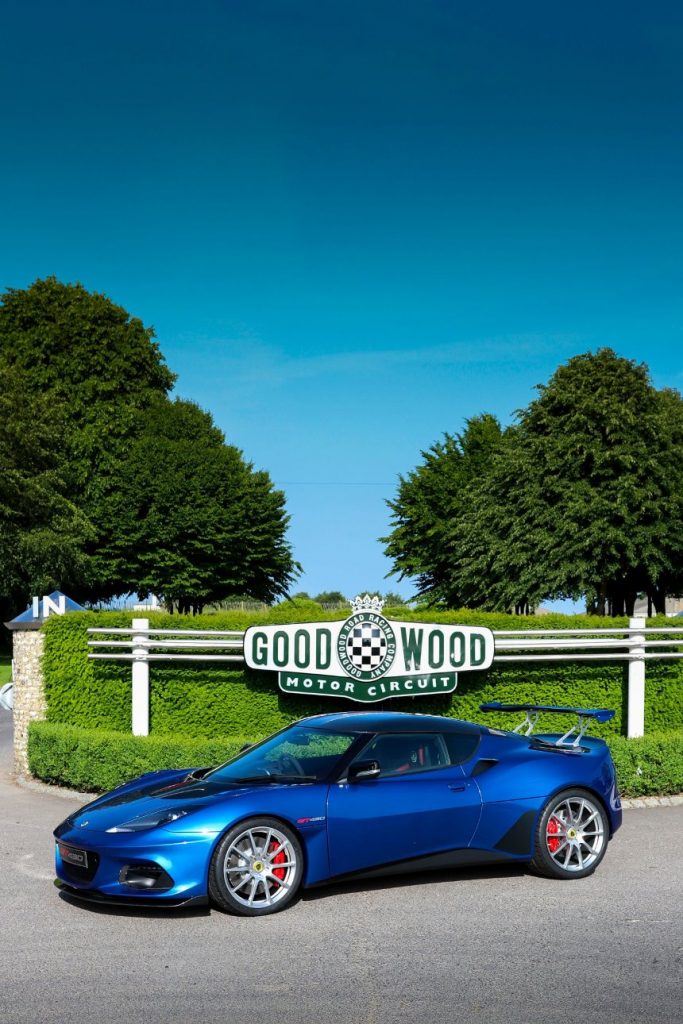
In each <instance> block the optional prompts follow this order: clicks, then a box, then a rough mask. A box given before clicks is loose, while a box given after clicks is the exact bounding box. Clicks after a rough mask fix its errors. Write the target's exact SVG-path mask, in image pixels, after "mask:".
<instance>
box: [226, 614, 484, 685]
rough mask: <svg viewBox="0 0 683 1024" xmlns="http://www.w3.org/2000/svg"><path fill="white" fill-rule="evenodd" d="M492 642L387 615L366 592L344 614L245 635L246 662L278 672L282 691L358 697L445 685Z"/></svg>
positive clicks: (480, 665) (472, 631) (461, 629)
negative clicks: (338, 618) (339, 617)
mask: <svg viewBox="0 0 683 1024" xmlns="http://www.w3.org/2000/svg"><path fill="white" fill-rule="evenodd" d="M493 649H494V641H493V633H492V632H491V630H490V629H485V628H483V627H481V626H445V625H441V624H437V623H428V622H394V621H391V620H390V619H386V618H385V617H384V616H383V615H382V601H381V600H380V599H379V598H377V597H370V596H369V595H368V594H366V595H365V597H357V598H356V599H355V600H354V601H352V602H351V615H350V616H349V617H348V618H347V619H346V620H345V621H344V622H339V621H337V622H301V623H296V624H291V625H283V626H251V627H250V628H249V629H248V630H247V631H246V633H245V635H244V657H245V661H246V663H247V665H248V666H249V667H250V668H255V669H262V670H265V671H271V672H277V673H278V683H279V686H280V689H281V690H283V691H284V692H285V693H314V694H317V695H318V696H321V695H326V696H330V697H347V698H348V699H349V700H354V701H364V702H367V701H376V700H386V699H387V698H388V697H416V696H419V695H420V694H434V693H452V692H453V690H455V688H456V686H457V685H458V675H457V673H458V671H461V672H473V671H476V670H477V669H485V668H488V667H489V666H490V664H491V662H492V661H493Z"/></svg>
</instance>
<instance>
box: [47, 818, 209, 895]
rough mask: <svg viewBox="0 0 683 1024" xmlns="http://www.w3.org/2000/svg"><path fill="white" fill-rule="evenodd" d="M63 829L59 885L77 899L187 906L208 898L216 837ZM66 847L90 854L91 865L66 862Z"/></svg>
mask: <svg viewBox="0 0 683 1024" xmlns="http://www.w3.org/2000/svg"><path fill="white" fill-rule="evenodd" d="M58 831H59V832H60V834H59V835H58V836H57V835H56V836H55V839H56V843H55V873H56V875H57V880H56V884H57V885H58V886H59V887H60V888H61V889H62V891H64V892H66V893H68V894H69V895H71V896H76V897H79V898H81V899H90V900H92V901H96V902H100V903H101V902H112V903H113V902H117V903H128V904H129V905H130V904H131V901H132V903H134V904H135V905H137V906H149V905H150V904H163V905H166V906H181V905H184V904H187V903H189V902H193V901H195V900H203V901H206V899H207V895H208V888H207V887H208V871H209V864H210V861H211V855H212V853H213V848H214V845H215V843H216V840H217V836H216V835H213V834H194V833H183V834H178V835H173V834H171V833H169V832H164V830H163V829H154V830H152V831H151V832H149V833H147V832H141V833H125V834H121V833H119V834H113V835H109V834H107V833H102V832H83V831H80V830H68V831H66V832H63V831H62V830H61V829H59V830H58ZM60 847H65V848H66V850H67V851H69V850H71V851H76V852H77V853H80V854H85V864H84V865H83V864H75V863H69V862H68V861H66V860H65V859H64V857H63V856H62V853H61V851H60Z"/></svg>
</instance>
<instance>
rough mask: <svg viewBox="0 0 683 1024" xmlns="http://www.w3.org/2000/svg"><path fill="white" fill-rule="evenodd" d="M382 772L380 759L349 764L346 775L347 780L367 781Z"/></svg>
mask: <svg viewBox="0 0 683 1024" xmlns="http://www.w3.org/2000/svg"><path fill="white" fill-rule="evenodd" d="M379 773H380V765H379V761H356V762H355V763H354V764H350V765H349V770H348V772H347V775H346V781H347V782H365V781H366V780H367V779H376V778H378V776H379Z"/></svg>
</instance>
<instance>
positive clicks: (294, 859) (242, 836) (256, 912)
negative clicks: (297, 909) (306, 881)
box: [209, 818, 304, 917]
mask: <svg viewBox="0 0 683 1024" xmlns="http://www.w3.org/2000/svg"><path fill="white" fill-rule="evenodd" d="M303 870H304V857H303V850H302V848H301V843H300V841H299V839H298V838H297V836H296V835H295V833H294V832H293V831H292V829H291V828H288V826H287V825H285V824H283V822H281V821H279V820H278V819H277V818H247V819H246V821H241V822H240V823H239V824H238V825H234V826H233V827H232V828H231V829H230V830H229V831H228V832H226V833H225V835H224V836H223V838H222V839H221V841H220V842H219V844H218V846H217V847H216V849H215V851H214V854H213V857H212V858H211V865H210V867H209V896H210V897H211V899H212V900H213V902H214V903H215V904H216V905H217V906H218V907H220V908H221V909H222V910H227V911H228V912H229V913H231V914H240V915H242V916H243V917H262V916H263V915H265V914H274V913H276V912H277V911H279V910H284V909H285V907H287V906H288V905H289V904H290V903H291V902H292V900H293V899H294V898H295V896H296V894H297V892H298V890H299V888H300V886H301V880H302V878H303Z"/></svg>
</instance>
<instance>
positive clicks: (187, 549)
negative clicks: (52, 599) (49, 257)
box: [0, 277, 298, 608]
mask: <svg viewBox="0 0 683 1024" xmlns="http://www.w3.org/2000/svg"><path fill="white" fill-rule="evenodd" d="M3 371H4V372H7V373H11V374H16V375H18V376H19V377H20V378H21V380H22V387H23V389H24V391H25V392H26V396H27V402H28V403H29V407H31V403H34V404H37V405H38V406H39V407H40V409H41V410H43V411H45V410H49V416H50V418H51V419H50V422H51V430H50V436H49V441H47V439H46V443H47V447H48V448H49V449H50V451H51V452H52V453H53V455H54V457H55V458H57V452H59V458H58V464H59V473H58V478H59V479H58V480H57V478H56V477H55V486H54V493H55V495H60V494H61V495H65V494H68V496H69V502H70V505H69V508H70V510H71V515H70V516H68V515H66V513H65V511H64V508H65V506H64V503H63V502H62V504H61V505H60V508H61V509H62V512H61V518H60V519H59V520H57V519H56V518H55V517H54V516H53V517H52V518H51V519H50V520H49V522H51V523H52V524H53V528H56V527H57V525H59V529H60V531H61V532H60V534H59V543H56V544H53V543H52V539H51V535H47V534H45V535H43V536H42V537H39V536H38V534H37V533H36V532H35V530H34V531H33V532H31V531H30V530H28V528H27V527H26V525H25V524H24V525H17V526H16V529H15V532H14V533H13V534H11V536H10V535H9V534H7V531H6V536H5V541H4V546H5V550H6V551H9V550H10V549H11V551H12V552H13V557H14V560H15V562H16V561H17V559H21V560H23V561H24V562H25V563H26V565H27V567H28V568H30V567H31V566H35V568H30V571H31V574H32V577H34V578H35V577H36V575H37V573H38V568H39V564H41V563H45V561H46V558H47V561H48V563H49V564H52V563H54V564H55V566H56V567H57V568H59V563H58V556H59V557H61V559H62V561H63V563H64V564H63V566H62V567H61V569H60V571H59V573H57V575H59V576H60V579H62V580H63V581H66V580H68V587H69V592H70V593H71V594H72V596H74V597H75V598H77V599H80V600H84V599H85V600H96V599H97V600H99V599H104V598H108V597H111V596H114V595H116V594H121V593H126V592H129V591H132V590H136V591H138V592H140V593H147V592H149V591H150V590H151V591H153V592H155V593H157V594H159V595H163V596H165V597H166V599H167V600H168V602H169V603H174V604H175V605H176V606H180V607H183V608H186V607H190V606H194V607H199V606H200V605H202V604H204V603H206V602H207V601H214V600H220V599H222V598H223V597H225V596H229V595H230V594H233V593H249V594H251V595H252V596H253V597H255V598H257V599H259V600H264V601H268V600H272V599H273V598H275V597H277V596H281V595H283V594H285V593H286V592H287V590H288V587H289V583H290V582H291V580H292V579H293V578H294V577H295V576H296V575H297V573H298V566H297V565H296V563H295V562H294V561H293V559H292V554H291V550H290V548H289V546H288V544H287V543H286V540H285V533H286V528H287V523H288V517H287V514H286V511H285V504H284V495H283V494H282V492H280V491H276V490H274V489H273V486H272V482H271V480H270V478H269V476H268V474H267V473H264V472H257V471H255V470H254V469H253V467H252V466H251V465H250V464H248V463H246V462H245V461H244V459H243V457H242V454H241V453H240V452H239V451H238V450H237V449H236V448H234V447H232V446H230V445H226V444H225V438H224V437H223V434H222V433H221V431H220V430H218V429H217V428H216V427H215V425H214V424H213V421H212V419H211V417H210V416H209V415H208V414H206V413H203V412H202V411H201V410H200V409H198V408H197V407H196V406H193V405H192V404H191V403H186V402H175V403H171V402H170V401H169V399H168V398H167V395H168V392H169V390H170V388H171V387H172V385H173V382H174V380H175V377H174V375H173V374H172V373H171V372H170V370H169V369H168V367H167V366H166V364H165V362H164V359H163V356H162V354H161V352H160V350H159V346H158V345H157V343H156V342H155V341H154V331H153V330H152V329H151V328H148V327H145V326H144V325H143V324H142V322H141V321H140V320H139V319H137V318H135V317H132V316H130V314H129V313H127V312H126V310H125V309H122V308H121V307H120V306H117V305H116V304H115V303H113V302H111V300H110V299H108V298H107V297H106V296H104V295H99V294H96V293H91V292H88V291H87V290H86V289H85V288H83V287H82V286H81V285H79V284H76V285H70V284H62V283H61V282H59V281H57V280H56V279H55V278H54V277H51V278H47V279H45V280H39V281H36V282H34V284H32V285H31V286H30V287H29V288H27V289H21V290H20V289H10V290H9V291H7V292H6V293H5V295H3V296H2V305H0V372H3ZM45 414H46V415H47V412H46V413H45ZM12 415H14V413H12ZM20 422H21V421H20V420H19V419H17V420H16V423H17V429H19V424H20ZM40 422H42V421H40ZM41 451H42V449H41ZM47 454H48V453H47V450H46V451H42V456H41V457H43V458H47ZM36 465H37V466H38V468H37V469H36V474H38V475H37V476H36V481H35V482H34V486H38V482H39V480H40V479H42V477H40V473H43V470H42V469H41V468H40V465H39V464H38V463H36ZM31 472H32V470H31V471H30V472H29V476H30V475H31ZM55 472H56V470H55ZM54 502H56V498H55V499H54ZM28 568H27V571H28ZM57 568H56V569H55V572H56V571H57ZM67 570H68V571H67ZM46 571H47V570H46ZM49 575H50V574H49V573H48V574H47V576H49ZM54 575H55V574H54V573H53V574H52V577H51V578H53V577H54ZM47 576H45V578H47ZM24 585H25V584H22V586H24ZM64 585H66V582H65V583H64Z"/></svg>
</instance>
